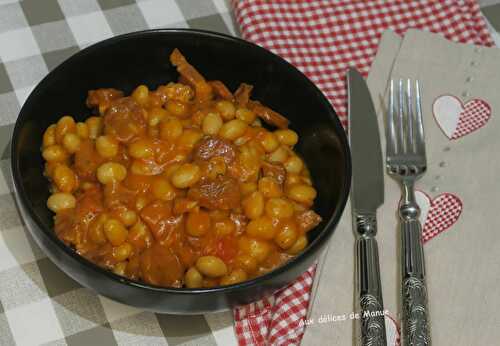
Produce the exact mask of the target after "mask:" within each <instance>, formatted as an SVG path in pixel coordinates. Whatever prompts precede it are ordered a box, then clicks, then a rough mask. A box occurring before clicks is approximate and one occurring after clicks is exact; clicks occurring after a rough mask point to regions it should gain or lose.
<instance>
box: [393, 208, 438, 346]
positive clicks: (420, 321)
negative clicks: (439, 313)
mask: <svg viewBox="0 0 500 346" xmlns="http://www.w3.org/2000/svg"><path fill="white" fill-rule="evenodd" d="M419 213H420V210H419V207H418V205H417V204H416V203H415V204H413V203H411V200H409V201H408V200H407V203H404V202H403V203H402V204H401V205H400V208H399V216H400V218H401V264H402V268H401V279H402V282H401V294H402V309H403V313H402V345H403V346H428V345H431V337H430V328H429V310H428V307H427V286H426V283H425V261H424V248H423V244H422V226H421V225H420V222H419V220H418V215H419Z"/></svg>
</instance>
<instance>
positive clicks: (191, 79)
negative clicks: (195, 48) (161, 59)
mask: <svg viewBox="0 0 500 346" xmlns="http://www.w3.org/2000/svg"><path fill="white" fill-rule="evenodd" d="M170 62H171V63H172V65H174V66H175V67H176V68H177V72H179V74H180V75H181V77H183V80H185V81H187V82H188V83H189V84H191V85H192V86H193V87H194V88H195V91H196V97H197V98H198V99H199V100H201V101H206V100H209V99H210V98H211V97H212V86H211V85H210V84H209V83H207V81H206V80H205V78H204V77H203V76H202V75H201V74H200V73H199V72H198V71H197V70H196V69H195V68H194V67H193V65H191V64H190V63H189V62H188V61H187V60H186V58H185V57H184V55H182V53H181V52H180V50H178V49H177V48H175V49H174V50H173V51H172V54H170Z"/></svg>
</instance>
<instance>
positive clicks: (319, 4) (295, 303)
mask: <svg viewBox="0 0 500 346" xmlns="http://www.w3.org/2000/svg"><path fill="white" fill-rule="evenodd" d="M232 6H233V8H234V13H235V17H236V21H237V23H238V25H239V27H240V31H241V34H242V37H243V38H245V39H247V40H249V41H252V42H254V43H256V44H258V45H261V46H263V47H265V48H267V49H269V50H271V51H273V52H274V53H276V54H278V55H280V56H281V57H283V58H284V59H286V60H288V61H289V62H290V63H292V64H293V65H295V66H296V67H297V68H298V69H299V70H301V71H302V72H303V73H304V74H305V75H306V76H308V77H309V78H310V79H311V80H312V81H313V82H314V83H315V84H316V85H317V86H318V87H319V88H320V89H321V90H322V91H323V93H324V94H325V95H326V97H327V98H328V99H329V100H330V102H331V103H332V105H333V107H334V108H335V110H336V112H337V114H338V116H339V119H340V121H341V123H342V125H343V126H344V128H346V127H347V104H346V100H347V98H346V97H347V90H346V82H345V72H346V71H347V69H348V68H349V67H351V66H353V67H356V68H357V69H358V70H359V71H360V72H361V73H362V74H363V76H364V77H366V76H367V75H368V72H369V69H370V66H371V63H372V61H373V58H374V57H375V54H376V52H377V47H378V43H379V40H380V37H381V35H382V33H383V32H384V31H385V30H387V29H392V30H393V31H395V32H396V33H397V34H400V35H403V34H404V33H405V32H406V30H408V29H409V28H416V29H421V30H427V31H430V32H434V33H440V34H442V35H443V36H444V37H446V38H447V39H449V40H451V41H455V42H461V43H471V44H477V45H484V46H493V45H494V42H493V40H492V38H491V36H490V34H489V32H488V29H487V26H486V24H485V22H484V20H483V18H482V16H481V13H480V10H479V6H478V4H477V3H476V1H475V0H364V1H354V0H329V1H322V0H302V1H299V0H272V1H266V0H239V1H238V0H232ZM443 202H444V203H446V201H443ZM435 217H436V218H437V220H440V221H436V223H437V226H436V225H434V224H432V225H431V224H429V227H431V228H432V229H439V225H440V224H441V223H446V222H447V221H446V218H445V217H442V215H436V216H435ZM431 218H432V215H429V217H428V220H430V219H431ZM430 222H431V221H428V222H427V223H430ZM427 223H426V225H427ZM434 227H438V228H434ZM424 232H425V231H424ZM429 232H431V233H432V231H429ZM429 234H430V233H429ZM432 236H433V235H430V236H429V238H428V239H430V237H432ZM314 271H315V267H311V268H310V269H309V270H308V271H307V272H305V273H304V274H303V275H302V276H301V277H299V278H298V279H297V281H296V282H294V283H292V284H291V285H290V286H288V287H287V288H285V289H284V290H281V291H280V292H278V293H276V294H275V295H274V297H273V298H272V299H270V300H266V301H265V302H257V303H254V304H250V305H249V306H247V307H242V308H239V309H235V311H234V318H235V331H236V335H237V338H238V342H239V344H240V345H241V346H246V345H258V346H260V345H299V344H300V340H301V338H302V336H303V333H304V326H303V325H302V324H300V323H298V322H297V321H299V320H300V319H303V318H305V316H306V311H307V306H308V304H309V298H310V289H311V286H312V281H313V277H314Z"/></svg>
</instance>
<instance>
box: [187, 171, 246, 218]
mask: <svg viewBox="0 0 500 346" xmlns="http://www.w3.org/2000/svg"><path fill="white" fill-rule="evenodd" d="M188 197H189V198H191V199H193V200H195V201H198V205H199V206H200V207H204V208H207V209H211V210H216V209H222V210H230V209H235V208H238V207H239V205H240V188H239V185H238V182H237V181H236V179H234V178H231V177H227V176H222V175H219V176H217V178H215V179H210V180H209V179H205V180H203V181H201V182H199V183H198V184H197V185H195V186H193V187H192V188H191V189H189V191H188Z"/></svg>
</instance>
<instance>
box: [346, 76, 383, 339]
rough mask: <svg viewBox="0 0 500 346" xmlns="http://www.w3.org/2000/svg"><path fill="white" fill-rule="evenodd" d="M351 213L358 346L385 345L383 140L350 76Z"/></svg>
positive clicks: (364, 94)
mask: <svg viewBox="0 0 500 346" xmlns="http://www.w3.org/2000/svg"><path fill="white" fill-rule="evenodd" d="M347 82H348V102H349V110H348V117H349V142H350V146H351V156H352V184H351V196H350V198H351V210H352V219H353V228H354V231H355V236H356V276H355V278H356V298H357V305H358V306H357V309H358V310H359V313H360V319H359V323H358V328H357V332H358V336H357V342H358V344H359V345H386V334H385V318H384V315H385V311H384V304H383V299H382V285H381V280H380V265H379V258H378V245H377V241H376V239H375V235H376V234H377V208H378V207H380V206H381V205H382V203H383V202H384V173H383V172H384V170H383V160H382V150H381V146H380V134H379V129H378V123H377V115H376V113H375V107H374V106H373V102H372V99H371V95H370V91H369V90H368V86H367V85H366V82H365V80H364V79H363V77H362V76H361V74H360V73H359V72H358V71H357V70H356V69H354V68H351V69H349V71H348V80H347Z"/></svg>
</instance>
